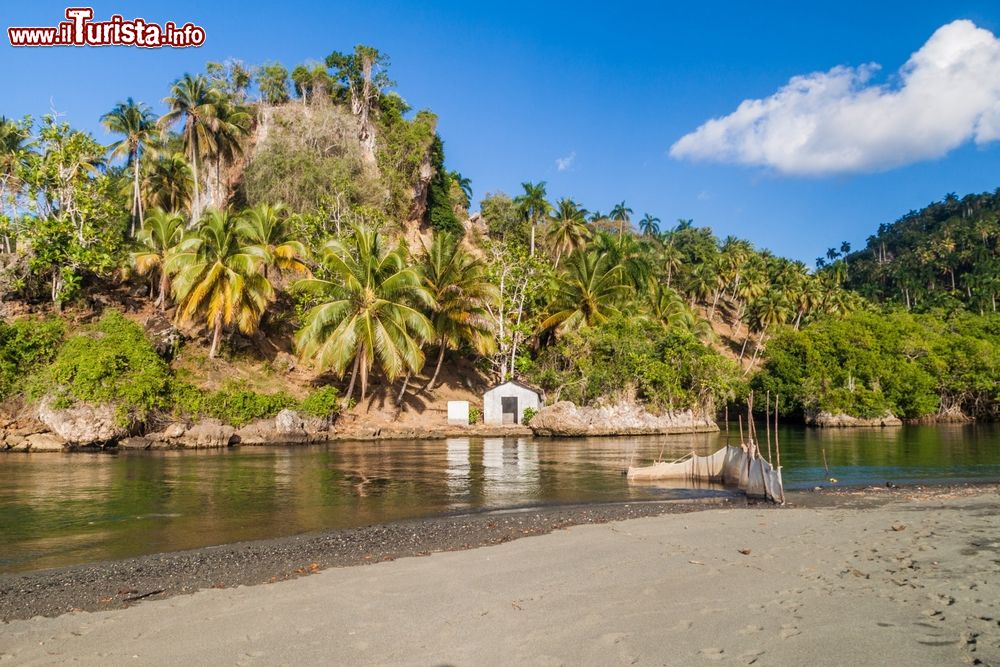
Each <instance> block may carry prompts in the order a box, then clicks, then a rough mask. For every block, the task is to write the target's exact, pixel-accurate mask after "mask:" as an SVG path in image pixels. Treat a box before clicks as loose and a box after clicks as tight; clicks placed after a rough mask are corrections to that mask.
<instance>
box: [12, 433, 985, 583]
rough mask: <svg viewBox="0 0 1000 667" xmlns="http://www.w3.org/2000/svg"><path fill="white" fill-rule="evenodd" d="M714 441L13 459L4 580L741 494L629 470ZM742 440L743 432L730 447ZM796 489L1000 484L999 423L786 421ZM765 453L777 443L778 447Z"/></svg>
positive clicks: (790, 476) (479, 441) (489, 442)
mask: <svg viewBox="0 0 1000 667" xmlns="http://www.w3.org/2000/svg"><path fill="white" fill-rule="evenodd" d="M726 437H727V436H726V434H725V432H723V433H721V434H712V435H698V436H672V437H641V438H594V439H573V440H549V439H537V440H536V439H531V438H516V439H501V438H472V439H450V440H447V441H444V440H434V441H405V442H381V443H370V442H367V443H336V444H330V445H324V446H314V447H292V448H287V449H285V448H244V449H240V450H234V451H207V452H192V451H183V452H143V453H134V452H133V453H127V454H120V455H114V454H65V455H63V454H35V455H31V454H6V455H2V456H0V571H21V570H32V569H39V568H45V567H55V566H60V565H68V564H74V563H81V562H88V561H94V560H102V559H109V558H123V557H127V556H134V555H139V554H145V553H154V552H159V551H169V550H176V549H186V548H193V547H199V546H207V545H212V544H222V543H225V542H232V541H238V540H247V539H256V538H265V537H276V536H282V535H291V534H295V533H302V532H308V531H313V530H320V529H326V528H348V527H356V526H363V525H368V524H372V523H378V522H386V521H392V520H398V519H406V518H415V517H422V516H430V515H436V514H444V513H449V512H463V511H472V510H480V509H497V508H505V507H518V506H530V505H541V504H555V503H581V502H598V501H622V500H649V499H664V498H685V497H694V496H704V495H718V494H723V495H725V494H730V493H732V491H731V490H728V489H725V488H721V487H713V486H711V485H708V486H705V487H703V488H700V489H684V488H677V487H668V486H654V485H644V486H635V485H629V484H628V483H627V482H626V480H625V478H624V477H623V475H622V474H621V473H622V470H623V468H625V467H626V466H627V465H628V463H629V461H630V460H634V461H635V463H636V464H638V465H642V464H647V463H650V462H651V461H653V460H655V459H658V458H661V457H662V458H664V459H670V458H675V457H678V456H681V455H683V454H684V453H686V452H688V451H690V450H691V449H692V448H693V449H695V450H697V451H698V452H699V453H710V452H712V451H715V449H717V448H718V447H720V446H721V445H722V444H723V443H725V441H726ZM737 439H738V438H737V437H736V436H735V434H734V435H733V437H732V440H733V441H734V442H735V441H736V440H737ZM780 439H781V459H782V460H781V462H782V465H783V467H784V478H785V485H786V487H787V488H789V489H793V488H810V487H812V486H814V485H817V484H825V483H826V482H825V479H826V477H827V475H826V473H825V472H824V470H823V462H822V461H823V458H822V456H823V452H824V451H825V453H826V458H827V462H828V464H829V466H830V474H831V475H832V476H833V477H835V478H837V479H838V480H839V483H840V485H859V484H870V483H875V484H884V483H885V482H886V481H887V480H892V481H895V482H899V483H907V482H931V483H933V482H944V481H959V480H982V479H991V480H998V479H1000V427H998V426H997V425H976V426H940V427H904V428H901V429H872V430H850V429H846V430H808V429H801V428H783V429H782V430H781V433H780ZM765 450H766V447H765Z"/></svg>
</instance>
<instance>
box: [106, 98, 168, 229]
mask: <svg viewBox="0 0 1000 667" xmlns="http://www.w3.org/2000/svg"><path fill="white" fill-rule="evenodd" d="M101 124H102V125H104V127H105V128H107V130H108V131H109V132H114V133H116V134H121V135H123V137H122V139H121V141H118V142H116V143H113V144H111V145H110V146H109V147H108V150H109V151H110V153H111V157H112V158H116V157H124V158H125V165H126V166H129V167H132V234H133V235H134V234H135V230H136V228H137V227H138V226H141V225H142V196H141V193H140V191H139V163H140V161H141V159H142V155H143V153H145V151H146V149H147V148H148V147H150V146H151V145H152V144H154V142H155V140H156V119H155V116H154V114H153V110H152V109H150V108H149V106H148V105H146V104H143V103H142V102H138V103H136V102H135V101H134V100H133V99H132V98H131V97H130V98H128V99H127V100H125V101H124V102H119V103H118V104H117V105H115V108H114V109H112V110H111V111H109V112H108V113H106V114H104V115H103V116H101Z"/></svg>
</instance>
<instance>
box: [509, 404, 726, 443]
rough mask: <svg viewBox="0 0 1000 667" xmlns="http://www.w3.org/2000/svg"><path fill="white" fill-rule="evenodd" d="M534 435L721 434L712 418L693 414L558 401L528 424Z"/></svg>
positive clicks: (637, 406)
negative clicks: (589, 405)
mask: <svg viewBox="0 0 1000 667" xmlns="http://www.w3.org/2000/svg"><path fill="white" fill-rule="evenodd" d="M528 426H530V427H531V430H532V431H534V432H535V435H545V436H558V437H579V436H603V435H644V434H649V435H653V434H669V433H690V432H691V431H700V432H704V431H718V430H719V427H718V426H717V425H716V423H715V422H714V421H713V420H712V419H711V418H709V417H707V416H704V415H695V414H694V412H693V411H691V410H683V411H680V412H670V413H665V414H662V415H655V414H653V413H651V412H648V411H647V410H646V408H645V407H644V406H642V405H640V404H637V403H632V402H622V403H615V404H612V405H601V406H594V407H580V406H578V405H576V404H575V403H572V402H570V401H559V402H558V403H555V404H553V405H547V406H545V407H543V408H542V409H541V410H539V411H538V414H536V415H535V416H534V417H532V419H531V422H530V423H529V424H528Z"/></svg>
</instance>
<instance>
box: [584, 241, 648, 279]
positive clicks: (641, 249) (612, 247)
mask: <svg viewBox="0 0 1000 667" xmlns="http://www.w3.org/2000/svg"><path fill="white" fill-rule="evenodd" d="M591 248H592V249H593V250H594V251H595V252H597V254H598V255H601V256H605V257H607V260H608V264H609V265H611V266H615V265H617V266H621V267H622V277H623V279H624V280H625V281H626V282H627V283H628V284H629V285H630V286H631V287H633V288H635V289H636V290H641V289H642V288H643V285H645V284H646V283H647V282H648V281H649V278H650V275H651V274H652V271H653V266H652V264H651V263H650V257H651V256H650V253H649V250H648V248H647V246H646V244H644V243H642V242H641V241H640V240H639V239H638V238H636V237H635V236H633V235H632V234H628V235H626V236H620V237H618V238H615V237H614V236H612V235H611V234H609V233H607V232H598V233H597V234H595V235H594V238H593V242H592V243H591Z"/></svg>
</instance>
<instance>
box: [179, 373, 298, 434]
mask: <svg viewBox="0 0 1000 667" xmlns="http://www.w3.org/2000/svg"><path fill="white" fill-rule="evenodd" d="M173 397H174V409H175V412H177V413H179V414H183V415H187V416H190V417H193V418H197V417H214V418H216V419H218V420H220V421H222V422H225V423H227V424H232V425H233V426H236V427H240V426H243V425H245V424H248V423H250V422H252V421H254V420H255V419H268V418H270V417H274V416H275V415H276V414H278V413H279V412H281V411H282V410H284V409H285V408H294V407H296V406H297V402H296V400H295V399H294V398H293V397H291V396H289V395H288V394H286V393H284V392H278V393H275V394H259V393H257V392H255V391H252V390H249V389H244V388H242V387H240V386H238V385H236V384H235V383H230V384H227V385H225V386H223V387H222V389H219V390H218V391H204V390H200V389H198V388H196V387H192V386H191V385H189V384H182V383H177V384H176V385H175V387H174V391H173Z"/></svg>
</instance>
